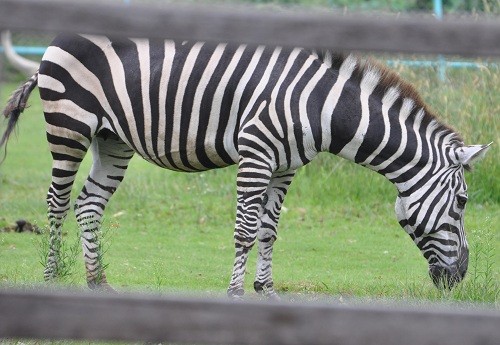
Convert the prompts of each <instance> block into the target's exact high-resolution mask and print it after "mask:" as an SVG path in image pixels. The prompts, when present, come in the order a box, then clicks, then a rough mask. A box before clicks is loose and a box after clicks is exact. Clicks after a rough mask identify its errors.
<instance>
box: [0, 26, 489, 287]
mask: <svg viewBox="0 0 500 345" xmlns="http://www.w3.org/2000/svg"><path fill="white" fill-rule="evenodd" d="M37 84H38V87H39V89H40V96H41V98H42V101H43V109H44V114H45V120H46V123H47V140H48V143H49V146H50V150H51V153H52V157H53V168H52V184H51V186H50V188H49V191H48V196H47V203H48V218H49V221H50V243H51V245H50V252H49V255H48V262H47V265H46V269H45V278H46V279H47V280H50V279H52V278H54V277H55V276H57V273H58V257H59V250H60V242H61V226H62V224H63V220H64V218H65V216H66V214H67V212H68V209H69V207H70V200H69V199H70V193H71V188H72V185H73V182H74V179H75V175H76V172H77V171H78V168H79V166H80V163H81V162H82V160H83V158H84V156H85V154H86V152H87V150H88V149H89V148H91V150H92V153H93V165H92V169H91V171H90V174H89V176H88V178H87V180H86V182H85V185H84V186H83V189H82V191H81V193H80V195H79V196H78V198H77V200H76V203H75V213H76V217H77V221H78V224H79V226H80V228H81V239H82V245H83V250H84V256H85V265H86V272H87V281H88V285H89V287H91V288H110V287H109V285H108V283H107V279H106V276H105V274H104V271H103V267H102V265H101V262H100V246H99V239H98V236H97V234H98V229H99V224H100V220H101V217H102V215H103V212H104V209H105V207H106V204H107V202H108V201H109V199H110V198H111V196H112V195H113V193H114V192H115V191H116V189H117V188H118V186H119V184H120V182H121V181H122V179H123V177H124V174H125V171H126V169H127V165H128V163H129V161H130V159H131V158H132V156H133V155H134V154H135V153H138V154H139V155H140V156H141V157H142V158H144V159H146V160H147V161H149V162H151V163H154V164H156V165H158V166H160V167H163V168H167V169H172V170H177V171H185V172H196V171H203V170H207V169H213V168H220V167H225V166H228V165H231V164H238V173H237V210H236V224H235V231H234V241H235V250H236V255H235V261H234V267H233V273H232V277H231V281H230V284H229V288H228V295H229V296H232V297H239V296H241V295H243V292H244V290H243V280H244V279H243V278H244V274H245V267H246V263H247V257H248V254H249V251H250V249H251V248H252V246H253V245H254V244H255V242H258V262H257V272H256V278H255V283H254V288H255V290H256V291H258V292H260V293H262V294H264V295H266V296H269V297H275V296H276V293H275V291H274V289H273V280H272V273H271V261H272V258H271V257H272V250H273V243H274V241H275V240H276V231H277V230H276V228H277V224H278V219H279V216H280V210H281V206H282V203H283V200H284V198H285V195H286V193H287V190H288V187H289V186H290V183H291V182H292V179H293V177H294V175H295V171H296V169H298V168H299V167H301V166H303V165H305V164H307V163H308V162H310V161H311V160H312V159H313V158H314V157H315V156H316V154H317V153H318V152H323V151H326V152H331V153H333V154H336V155H339V156H341V157H344V158H346V159H349V160H351V161H354V162H356V163H358V164H360V165H362V166H366V167H368V168H369V169H371V170H374V171H376V172H378V173H379V174H382V175H384V176H385V177H386V178H387V179H388V180H389V181H391V182H392V183H393V184H394V185H395V186H396V188H397V189H398V191H399V194H398V197H397V200H396V215H397V218H398V220H399V223H400V225H401V226H402V227H403V228H404V230H405V231H406V232H407V233H408V234H409V235H410V236H411V238H412V239H413V241H414V242H415V244H416V245H417V246H418V248H419V249H420V250H421V251H422V253H423V255H424V257H425V258H426V259H427V261H428V263H429V272H430V276H431V277H432V279H433V281H434V282H435V284H436V285H438V286H440V285H442V284H447V285H449V286H452V285H454V284H455V283H457V282H459V281H460V280H461V279H462V278H463V276H464V274H465V272H466V270H467V263H468V249H467V241H466V237H465V233H464V226H463V218H464V209H465V203H466V201H467V186H466V184H465V181H464V168H467V167H469V166H470V165H471V164H472V163H473V161H475V160H477V159H478V158H480V157H482V156H483V155H484V154H485V152H486V150H487V147H488V146H489V145H473V146H464V144H463V143H462V139H461V138H460V137H459V135H458V134H457V133H455V132H454V131H453V130H451V129H450V128H449V127H446V126H445V125H443V124H441V123H440V122H439V121H438V120H437V119H436V118H435V117H434V115H433V114H432V113H431V111H430V110H429V109H428V107H427V106H426V105H425V104H424V102H423V101H422V100H421V99H420V97H419V95H418V94H417V93H416V92H415V91H414V89H413V88H412V87H411V86H410V85H408V84H406V83H405V82H403V81H402V80H401V79H400V78H399V77H398V76H396V75H395V74H394V73H392V72H390V71H388V70H387V69H385V68H384V67H381V66H378V65H377V64H375V63H373V62H369V61H368V62H361V61H360V60H358V59H357V58H355V57H353V56H352V55H349V56H347V57H343V56H337V55H333V54H331V53H330V52H325V53H314V52H308V51H305V50H303V49H298V48H297V49H285V48H280V47H264V46H256V47H252V46H246V45H230V44H212V43H203V42H174V41H170V40H166V41H155V40H147V39H120V40H111V39H109V38H107V37H102V36H86V35H63V36H59V37H57V38H56V39H55V40H54V41H53V42H52V44H51V45H50V47H49V48H48V49H47V51H46V53H45V55H44V56H43V60H42V62H41V65H40V69H39V72H38V73H36V74H35V75H34V76H33V77H32V78H31V79H30V80H28V81H27V82H26V83H25V84H24V85H23V86H22V87H20V88H19V89H18V90H17V91H15V93H14V94H13V96H12V97H11V99H10V100H9V102H8V104H7V108H6V110H5V112H4V115H5V116H6V117H8V118H9V123H8V126H7V129H6V132H5V134H4V135H3V137H2V139H1V141H0V144H1V145H3V144H5V143H6V141H7V140H8V137H9V135H10V134H11V132H12V130H13V128H14V126H15V124H16V122H17V120H18V118H19V115H20V113H21V112H22V111H23V110H24V108H25V105H26V101H27V99H28V96H29V94H30V92H31V91H32V90H33V88H34V87H35V86H36V85H37ZM257 240H258V241H257Z"/></svg>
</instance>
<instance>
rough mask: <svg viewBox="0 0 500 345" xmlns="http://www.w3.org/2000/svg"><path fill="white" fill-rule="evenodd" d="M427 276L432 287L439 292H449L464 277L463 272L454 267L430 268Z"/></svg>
mask: <svg viewBox="0 0 500 345" xmlns="http://www.w3.org/2000/svg"><path fill="white" fill-rule="evenodd" d="M429 275H430V277H431V279H432V282H433V283H434V285H435V286H436V287H437V288H438V289H440V290H445V289H447V290H450V289H451V288H453V287H454V286H455V285H457V284H458V283H460V282H461V281H462V279H463V278H464V277H465V270H460V269H457V268H456V267H443V266H435V265H433V266H430V267H429Z"/></svg>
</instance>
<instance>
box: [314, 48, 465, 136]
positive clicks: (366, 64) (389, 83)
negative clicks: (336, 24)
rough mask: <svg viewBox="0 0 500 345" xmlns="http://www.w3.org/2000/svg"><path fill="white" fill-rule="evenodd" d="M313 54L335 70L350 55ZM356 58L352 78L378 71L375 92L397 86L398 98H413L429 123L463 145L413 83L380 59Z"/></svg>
mask: <svg viewBox="0 0 500 345" xmlns="http://www.w3.org/2000/svg"><path fill="white" fill-rule="evenodd" d="M312 54H313V55H315V56H316V57H317V58H318V59H319V60H321V61H323V62H324V63H325V64H326V65H327V66H328V67H330V68H332V69H335V70H339V69H340V66H341V65H342V63H343V62H344V61H345V60H346V59H347V58H348V57H349V56H350V55H344V54H339V53H334V52H331V51H329V50H324V51H313V52H312ZM354 58H355V59H356V60H357V62H358V63H357V64H356V68H355V69H354V71H353V73H352V77H351V78H354V79H356V80H359V81H361V79H362V78H363V76H364V74H365V73H366V72H367V71H376V72H378V73H379V75H380V80H379V82H378V87H377V89H376V91H375V92H381V93H385V92H387V90H389V89H390V88H395V89H396V90H397V91H398V93H399V96H398V98H401V99H404V98H408V99H411V100H413V102H414V107H416V108H418V109H423V110H424V115H423V116H424V119H426V120H427V121H428V122H429V123H431V122H432V123H433V126H435V129H436V130H437V131H443V132H446V134H451V135H450V142H453V143H456V144H457V145H459V146H462V145H463V140H462V138H461V136H460V134H459V133H458V132H457V131H455V130H454V129H453V128H452V127H450V126H448V125H446V124H444V123H442V122H441V120H440V119H439V118H438V117H437V116H436V114H435V112H434V111H433V110H432V109H431V108H430V107H429V106H428V105H427V104H426V103H425V102H424V100H423V99H422V96H421V95H420V93H419V92H418V91H417V90H416V89H415V87H414V86H413V85H412V84H410V83H409V82H407V81H406V80H404V79H403V78H401V77H400V76H399V75H398V74H397V73H396V72H394V71H392V70H391V69H389V68H388V67H386V66H385V65H383V64H382V63H380V62H379V61H376V60H374V59H372V58H367V59H361V58H358V57H356V56H354ZM381 96H382V97H383V96H384V95H383V94H381ZM417 114H418V112H414V115H413V116H417Z"/></svg>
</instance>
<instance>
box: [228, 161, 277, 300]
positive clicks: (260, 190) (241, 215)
mask: <svg viewBox="0 0 500 345" xmlns="http://www.w3.org/2000/svg"><path fill="white" fill-rule="evenodd" d="M271 174H272V173H271V169H270V168H269V167H268V166H267V165H266V164H265V163H263V162H260V161H258V160H256V159H241V160H240V162H239V170H238V177H237V207H236V225H235V230H234V245H235V251H236V253H235V259H234V266H233V273H232V276H231V282H230V283H229V288H228V290H227V294H228V296H229V297H230V298H233V299H239V298H241V297H242V296H243V294H244V292H245V290H244V287H243V285H244V280H245V272H246V264H247V259H248V254H249V252H250V249H251V248H252V247H253V245H254V244H255V240H256V238H257V231H258V229H259V228H260V224H261V223H260V222H261V217H262V212H263V210H264V208H263V207H262V204H263V200H264V198H265V194H266V190H267V187H268V184H269V180H270V178H271Z"/></svg>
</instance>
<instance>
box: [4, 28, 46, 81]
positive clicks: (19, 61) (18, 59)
mask: <svg viewBox="0 0 500 345" xmlns="http://www.w3.org/2000/svg"><path fill="white" fill-rule="evenodd" d="M1 36H2V45H3V47H4V50H5V56H6V57H7V60H8V61H9V62H10V63H11V64H12V65H13V66H14V67H15V68H16V69H18V70H19V71H21V72H23V73H24V74H26V75H27V76H28V77H31V76H32V75H33V74H35V73H36V72H37V71H38V63H36V62H34V61H31V60H29V59H26V58H24V57H22V56H21V55H19V54H17V53H16V51H15V50H14V47H13V46H12V38H11V35H10V31H2V35H1Z"/></svg>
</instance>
